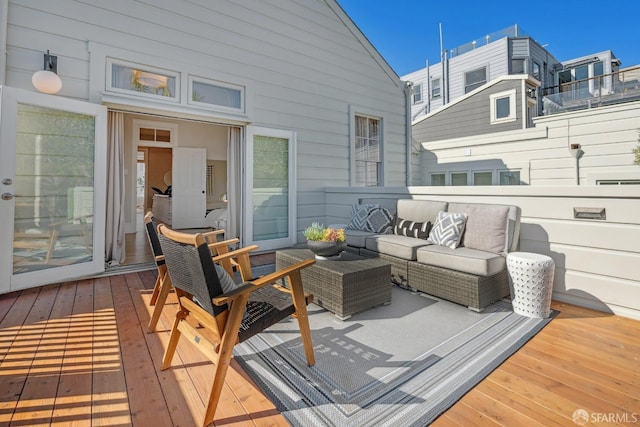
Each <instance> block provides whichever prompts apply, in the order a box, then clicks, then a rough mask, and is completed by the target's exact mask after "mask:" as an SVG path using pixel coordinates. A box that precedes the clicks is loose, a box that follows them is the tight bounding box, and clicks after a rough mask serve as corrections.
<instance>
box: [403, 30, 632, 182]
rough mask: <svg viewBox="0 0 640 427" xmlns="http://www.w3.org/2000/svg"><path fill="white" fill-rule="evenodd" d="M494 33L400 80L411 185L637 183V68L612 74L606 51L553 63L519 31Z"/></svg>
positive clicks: (615, 65)
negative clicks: (407, 93) (408, 119)
mask: <svg viewBox="0 0 640 427" xmlns="http://www.w3.org/2000/svg"><path fill="white" fill-rule="evenodd" d="M497 34H498V36H500V37H501V38H499V37H496V35H491V36H487V38H486V40H487V43H485V44H484V45H483V46H480V42H479V41H477V42H475V43H472V44H470V45H465V46H463V47H462V48H458V49H456V50H454V51H453V52H452V53H451V55H450V57H449V58H447V59H446V60H445V63H444V66H442V64H436V65H433V66H430V67H428V68H427V69H424V70H420V71H417V72H415V73H412V74H409V75H406V76H404V77H403V78H405V79H408V80H410V81H412V82H413V91H414V92H413V98H412V102H413V105H412V116H413V117H414V120H413V122H412V139H413V142H412V145H413V152H414V155H413V156H412V165H411V169H412V171H413V174H412V184H413V185H435V186H440V185H571V184H575V183H579V184H583V185H584V184H587V185H598V184H603V185H604V184H614V183H618V184H638V183H640V168H639V167H638V166H635V165H633V154H632V149H633V147H634V146H635V144H636V143H637V140H638V119H639V118H640V107H639V105H638V103H634V102H632V101H636V100H639V99H640V85H638V79H637V75H636V74H635V73H637V70H638V69H636V68H632V69H629V70H625V72H622V71H620V69H619V66H620V61H619V60H618V59H617V58H616V57H615V56H614V55H613V53H612V52H611V51H609V50H608V51H603V52H599V53H595V54H592V55H587V56H584V57H580V58H576V59H573V60H570V61H565V62H562V63H561V62H559V61H557V60H556V59H555V58H554V57H553V56H552V55H551V54H550V53H549V52H548V51H546V49H544V48H543V47H542V46H540V45H539V44H538V43H537V42H536V41H535V40H533V39H532V38H531V37H528V36H525V35H523V34H522V33H521V32H520V29H519V28H518V27H517V26H515V27H511V28H510V29H507V30H505V31H502V32H500V33H497ZM442 71H444V74H443V72H442ZM442 75H444V76H445V78H444V81H445V83H444V84H443V83H442V81H443V80H442ZM434 80H435V82H436V83H435V84H434ZM447 80H448V81H449V83H448V84H447V83H446V81H447ZM419 88H427V89H428V90H427V91H426V92H425V91H424V90H423V89H419ZM434 90H435V91H434ZM427 94H430V95H431V96H427ZM621 102H625V103H630V104H628V105H624V106H622V105H621V106H619V107H618V106H617V104H619V103H621ZM605 106H611V108H606V109H605V108H602V107H605ZM595 107H601V108H599V109H598V111H597V112H590V111H582V110H585V109H589V108H595ZM427 111H428V112H427ZM559 113H562V114H559ZM547 116H548V117H547ZM576 157H577V158H576Z"/></svg>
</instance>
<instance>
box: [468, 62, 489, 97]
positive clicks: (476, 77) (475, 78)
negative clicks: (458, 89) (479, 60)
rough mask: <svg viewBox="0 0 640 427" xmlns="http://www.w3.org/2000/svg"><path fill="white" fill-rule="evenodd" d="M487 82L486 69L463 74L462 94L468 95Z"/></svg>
mask: <svg viewBox="0 0 640 427" xmlns="http://www.w3.org/2000/svg"><path fill="white" fill-rule="evenodd" d="M486 82H487V67H482V68H478V69H476V70H473V71H468V72H466V73H464V93H469V92H471V91H472V90H474V89H477V88H479V87H480V86H482V85H483V84H485V83H486Z"/></svg>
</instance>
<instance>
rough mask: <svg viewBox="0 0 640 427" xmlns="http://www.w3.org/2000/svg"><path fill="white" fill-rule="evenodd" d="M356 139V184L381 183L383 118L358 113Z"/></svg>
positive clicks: (373, 185) (356, 117) (371, 184)
mask: <svg viewBox="0 0 640 427" xmlns="http://www.w3.org/2000/svg"><path fill="white" fill-rule="evenodd" d="M355 139H356V140H355V156H354V157H355V168H356V171H355V172H356V174H355V175H356V176H355V184H356V185H363V186H367V187H375V186H379V185H381V183H382V162H381V149H382V147H381V145H382V136H381V120H380V119H379V118H376V117H367V116H360V115H356V116H355Z"/></svg>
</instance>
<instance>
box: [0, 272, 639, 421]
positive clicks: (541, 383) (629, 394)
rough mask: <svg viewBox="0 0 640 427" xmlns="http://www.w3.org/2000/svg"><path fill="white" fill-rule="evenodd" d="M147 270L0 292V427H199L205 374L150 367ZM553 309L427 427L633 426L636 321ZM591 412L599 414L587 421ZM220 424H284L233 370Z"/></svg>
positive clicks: (165, 323)
mask: <svg viewBox="0 0 640 427" xmlns="http://www.w3.org/2000/svg"><path fill="white" fill-rule="evenodd" d="M154 281H155V272H154V271H147V272H138V273H129V274H125V275H116V276H110V277H101V278H96V279H90V280H83V281H78V282H68V283H63V284H58V285H49V286H44V287H39V288H35V289H30V290H25V291H22V292H14V293H11V294H6V295H2V296H0V425H2V426H5V425H7V426H8V425H11V426H27V425H28V426H39V425H55V426H58V425H65V426H66V425H71V424H73V425H86V426H101V425H108V426H128V425H134V426H154V427H161V426H198V425H199V423H200V420H201V419H202V418H203V412H204V402H203V398H204V397H205V396H207V395H208V393H207V391H208V388H209V387H210V380H211V378H212V376H213V369H212V366H211V364H210V363H209V362H207V361H206V360H205V359H204V358H203V357H202V356H201V355H200V354H199V353H198V352H197V350H195V349H194V348H193V346H191V345H189V344H188V343H187V344H183V345H180V346H179V349H178V355H177V357H176V358H175V359H174V363H173V368H172V369H169V370H167V371H164V372H162V371H159V369H158V366H159V365H160V359H161V357H162V354H163V351H164V347H165V346H166V343H167V339H168V330H169V325H170V324H171V316H172V314H173V313H174V309H175V305H174V304H168V305H167V306H166V307H165V310H164V313H163V316H162V318H161V319H160V323H159V325H158V331H157V332H156V333H154V334H147V333H146V324H147V322H148V320H149V315H150V307H149V306H148V305H147V302H148V300H149V296H150V292H151V289H152V287H153V283H154ZM554 308H556V309H558V310H560V312H561V314H560V315H559V316H558V317H557V318H556V319H554V320H553V321H552V322H551V324H550V325H549V326H547V327H546V328H545V329H544V330H543V331H542V332H540V333H539V334H538V335H537V336H536V337H534V338H533V339H532V340H531V341H530V342H529V343H527V344H526V345H525V346H524V347H523V348H522V349H521V350H520V351H519V352H518V353H516V354H515V355H514V356H512V357H511V358H510V359H509V360H507V361H506V362H505V363H504V364H503V365H502V366H501V367H500V368H498V369H497V370H495V371H494V372H493V373H492V374H490V375H489V376H488V377H487V378H486V379H485V380H484V381H482V382H481V383H480V384H479V385H478V386H477V387H475V388H474V389H473V390H472V391H470V392H469V393H468V394H467V395H465V396H464V397H463V398H462V399H461V400H460V401H459V402H458V403H457V404H456V405H454V406H453V407H452V408H451V409H449V410H448V411H447V412H445V413H444V414H443V415H442V416H441V417H440V418H439V419H438V420H436V422H435V423H434V425H438V426H442V425H478V424H482V425H527V426H531V425H539V426H549V425H575V424H574V423H573V421H572V416H573V414H574V412H575V411H576V410H578V409H584V410H585V411H587V413H588V414H589V417H590V421H594V420H595V421H597V420H599V421H602V420H603V418H602V417H608V418H606V420H607V421H612V420H613V421H618V422H620V421H629V422H636V423H638V422H640V414H639V412H640V400H639V396H640V322H638V321H634V320H630V319H626V318H623V317H619V316H612V315H608V314H604V313H600V312H595V311H591V310H586V309H582V308H579V307H575V306H570V305H565V304H560V303H554ZM598 417H599V418H598ZM215 425H219V426H223V425H224V426H229V425H233V426H236V425H238V426H245V425H246V426H254V425H255V426H267V425H268V426H278V425H288V424H287V422H286V420H285V419H284V417H283V416H282V415H280V414H279V413H278V411H277V410H276V409H275V407H274V405H273V404H272V403H271V402H270V401H269V400H268V399H267V398H266V397H264V395H263V394H262V393H261V392H260V390H259V389H257V388H256V386H255V385H254V384H253V383H252V382H251V381H250V380H249V379H248V377H247V376H246V374H245V373H244V372H243V371H242V370H241V369H240V368H239V366H238V365H237V364H235V363H234V364H233V365H232V369H230V371H229V374H228V376H227V383H226V386H225V390H224V392H223V395H222V399H221V402H220V406H219V409H218V412H217V414H216V422H215Z"/></svg>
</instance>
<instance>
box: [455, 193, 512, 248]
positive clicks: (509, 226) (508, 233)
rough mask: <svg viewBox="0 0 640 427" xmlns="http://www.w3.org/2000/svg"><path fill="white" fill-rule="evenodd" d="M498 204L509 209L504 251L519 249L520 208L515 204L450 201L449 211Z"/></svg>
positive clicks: (488, 206)
mask: <svg viewBox="0 0 640 427" xmlns="http://www.w3.org/2000/svg"><path fill="white" fill-rule="evenodd" d="M496 206H506V207H507V208H508V209H509V212H508V213H507V221H506V225H505V232H506V236H507V240H506V242H505V248H504V251H503V252H504V253H508V252H513V251H516V250H518V247H519V242H520V208H519V207H518V206H513V205H495V204H486V203H456V202H451V203H449V207H448V211H449V212H460V213H467V212H468V211H469V209H470V208H471V207H478V208H482V207H487V208H492V207H496Z"/></svg>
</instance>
